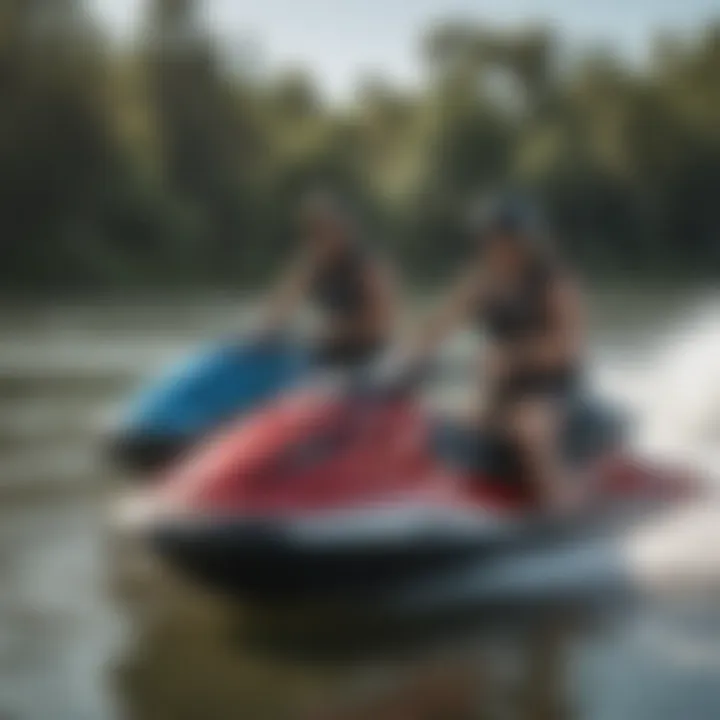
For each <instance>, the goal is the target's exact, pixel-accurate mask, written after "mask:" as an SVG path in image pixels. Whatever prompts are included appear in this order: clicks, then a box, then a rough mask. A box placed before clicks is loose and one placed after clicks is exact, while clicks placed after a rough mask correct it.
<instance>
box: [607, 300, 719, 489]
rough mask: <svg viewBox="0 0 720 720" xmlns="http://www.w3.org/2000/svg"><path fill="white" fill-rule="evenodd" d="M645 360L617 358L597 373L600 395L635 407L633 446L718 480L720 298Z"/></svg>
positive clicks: (691, 316) (693, 314) (668, 336)
mask: <svg viewBox="0 0 720 720" xmlns="http://www.w3.org/2000/svg"><path fill="white" fill-rule="evenodd" d="M631 355H632V353H631ZM641 356H642V354H641ZM644 356H645V358H646V359H645V361H640V362H638V361H637V360H636V361H635V362H634V363H631V362H630V361H628V359H627V357H619V356H617V355H616V356H615V358H611V359H609V360H608V359H606V361H605V362H604V363H603V364H602V365H601V366H600V367H599V368H598V372H597V379H598V383H599V386H600V388H601V389H602V391H603V392H604V393H606V394H607V395H609V396H611V397H613V398H616V399H618V400H619V401H620V402H622V403H623V404H625V405H629V406H630V407H631V408H632V411H633V412H634V414H635V418H636V420H637V423H638V424H637V427H636V435H635V438H634V442H635V443H636V444H637V446H638V448H639V449H641V450H642V451H644V452H645V453H647V454H648V455H652V456H653V457H659V458H668V459H675V460H681V461H683V462H688V463H692V465H693V466H694V467H698V468H701V469H703V470H704V471H705V472H706V473H708V474H710V475H711V476H717V475H720V299H717V298H714V299H711V300H710V301H706V302H704V303H702V304H701V305H700V306H699V307H696V308H694V309H693V310H692V311H691V312H690V313H689V315H688V316H687V317H686V318H685V319H684V320H683V321H682V322H680V323H678V324H676V325H675V326H674V327H671V328H668V329H667V331H666V333H665V334H664V336H663V337H662V339H661V341H660V342H659V343H657V344H656V347H655V348H653V351H652V352H651V353H645V354H644ZM636 357H637V356H636Z"/></svg>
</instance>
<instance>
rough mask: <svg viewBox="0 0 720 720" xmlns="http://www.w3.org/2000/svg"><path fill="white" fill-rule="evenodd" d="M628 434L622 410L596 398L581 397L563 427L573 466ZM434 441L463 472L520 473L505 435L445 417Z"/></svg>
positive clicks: (440, 452) (565, 447) (441, 453)
mask: <svg viewBox="0 0 720 720" xmlns="http://www.w3.org/2000/svg"><path fill="white" fill-rule="evenodd" d="M626 434H627V421H626V418H625V417H624V416H623V415H622V413H620V412H618V411H617V410H616V409H614V408H611V407H609V406H608V405H607V404H605V403H601V402H599V401H597V400H595V399H590V398H581V399H579V400H578V401H577V402H576V403H575V404H574V405H573V407H572V408H571V409H570V412H569V415H568V418H567V420H566V424H565V428H564V429H563V438H562V443H563V452H564V455H565V458H566V460H567V462H568V463H570V464H571V465H572V466H576V467H579V466H582V465H584V464H586V463H588V462H591V461H592V460H593V459H595V458H597V457H600V456H602V455H603V454H605V453H608V452H610V451H612V450H613V449H615V448H617V447H619V446H620V445H622V443H623V441H624V439H625V437H626ZM432 441H433V447H434V449H435V452H436V453H437V454H438V455H439V456H440V457H441V458H442V459H444V460H445V461H447V462H448V463H449V464H450V465H452V466H453V467H455V468H457V469H460V470H462V471H464V472H471V473H483V474H487V475H490V476H493V477H498V478H510V477H516V476H517V471H518V467H519V465H518V458H517V453H516V452H514V448H513V446H512V442H511V441H510V440H508V439H507V438H506V437H502V436H500V435H493V434H491V433H487V434H485V435H482V434H478V432H477V431H476V430H475V429H474V428H472V427H470V426H468V425H463V424H461V423H459V422H457V421H448V420H447V419H445V420H441V421H440V422H438V423H437V425H436V426H435V428H434V431H433V439H432Z"/></svg>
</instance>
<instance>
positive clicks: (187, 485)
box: [144, 391, 694, 602]
mask: <svg viewBox="0 0 720 720" xmlns="http://www.w3.org/2000/svg"><path fill="white" fill-rule="evenodd" d="M579 405H580V406H579V407H578V409H577V411H575V412H574V413H573V418H572V419H571V420H570V421H569V422H568V432H567V438H566V445H567V448H566V451H567V453H568V460H569V461H572V462H573V463H576V464H577V465H582V466H583V467H584V468H585V470H586V472H585V474H586V475H591V476H592V477H593V478H594V483H595V485H596V486H597V492H596V497H597V502H596V504H595V505H594V506H593V508H592V511H591V512H588V513H583V514H582V517H580V516H578V517H576V518H573V519H568V520H564V521H559V520H557V519H548V518H545V517H543V515H542V514H541V513H539V512H537V503H536V500H535V498H534V497H533V496H532V493H531V492H530V491H529V489H528V486H527V484H526V483H524V482H523V479H522V471H521V468H520V467H519V466H518V463H517V462H516V461H515V459H514V455H513V452H512V448H511V447H509V446H508V444H507V443H504V442H503V441H502V440H499V439H490V438H488V439H487V441H486V442H485V443H480V442H479V441H478V439H477V437H476V433H470V432H469V431H462V429H460V428H458V427H456V426H453V425H450V424H447V423H438V422H437V421H436V420H435V419H433V418H432V417H431V416H430V414H429V413H427V412H426V411H424V410H423V409H422V408H421V407H420V406H419V404H418V403H417V402H416V401H414V400H412V399H409V398H407V397H404V396H401V395H394V394H392V393H389V394H385V395H384V394H382V393H379V394H370V395H367V394H357V393H347V394H338V393H337V392H317V391H315V392H309V391H306V392H303V393H300V394H297V395H295V396H292V397H289V398H285V399H282V400H280V401H279V402H277V403H276V404H274V405H272V406H271V407H267V408H265V409H264V410H262V411H260V412H259V413H258V414H257V415H255V416H254V417H252V418H250V419H249V420H245V421H243V422H242V423H240V424H239V425H238V426H237V427H235V428H231V429H230V430H229V431H228V432H226V433H225V434H224V435H223V436H222V437H220V438H219V439H217V440H215V441H213V442H211V443H209V444H208V445H206V446H205V447H204V448H201V449H200V450H199V452H197V453H196V454H195V456H194V457H192V458H191V459H189V460H188V461H186V462H185V463H184V464H181V465H180V467H178V468H177V469H175V470H174V471H171V472H170V473H169V475H168V476H167V477H166V479H165V480H164V482H161V483H160V484H159V485H158V486H157V487H156V489H154V490H151V491H150V492H151V493H152V502H151V504H152V507H153V508H154V510H153V512H152V514H151V516H150V520H149V521H148V522H147V524H146V525H145V526H144V527H145V530H146V531H147V533H148V534H149V537H150V540H151V543H152V544H153V546H154V547H155V548H156V549H157V550H158V551H159V553H160V554H161V555H162V556H163V557H164V558H166V559H167V560H168V561H169V562H170V563H171V564H172V565H174V566H175V567H177V568H178V569H179V570H181V571H182V572H184V573H185V574H187V575H189V576H191V577H192V578H194V579H195V580H197V581H200V582H201V583H203V584H204V585H205V586H207V587H209V588H211V589H214V590H218V591H220V592H222V593H225V594H230V595H232V596H237V597H240V598H246V599H251V600H259V601H262V602H269V601H279V602H294V601H296V600H298V599H305V600H312V599H329V598H335V599H338V598H351V599H353V600H355V601H357V600H360V599H362V600H363V602H364V601H365V600H368V601H369V600H370V599H371V598H372V597H374V596H376V595H377V594H378V593H380V592H382V593H384V594H387V592H388V591H391V590H392V589H393V588H399V589H400V588H405V589H407V587H409V586H411V585H412V583H417V582H427V581H428V580H429V579H431V578H432V577H433V576H434V575H442V574H443V573H447V572H448V571H452V569H453V568H457V567H459V566H460V565H461V564H463V563H468V562H472V563H474V564H477V563H478V562H483V560H484V558H488V559H497V558H498V557H499V556H505V557H507V556H508V554H510V553H513V552H517V551H518V550H520V549H522V548H528V547H534V546H536V545H537V543H539V542H547V541H548V539H549V538H554V539H557V538H566V539H567V538H568V537H573V536H574V535H575V534H577V533H584V534H587V533H589V532H592V531H593V528H595V529H597V528H600V527H607V524H608V523H609V522H616V521H617V518H618V517H623V518H625V519H627V517H628V516H629V515H630V514H631V511H632V514H635V513H637V512H642V513H645V512H648V511H649V510H650V509H652V508H657V506H658V505H665V504H667V503H674V502H676V501H677V500H678V498H680V497H684V496H686V495H687V494H688V493H690V492H693V491H694V485H693V483H692V482H690V480H689V479H688V478H687V477H685V476H683V475H681V474H679V473H673V472H669V471H664V472H660V471H659V470H658V469H657V468H653V467H650V466H648V465H644V464H642V463H640V462H638V461H636V460H634V459H632V458H630V457H628V456H627V455H626V453H625V450H624V447H623V445H624V443H623V438H622V435H623V433H622V432H621V426H622V423H620V422H618V420H617V418H616V416H615V415H614V414H613V413H609V412H607V411H605V410H602V409H600V408H599V407H598V406H597V405H594V404H592V403H582V404H579ZM620 510H622V512H618V511H620ZM611 518H612V520H611Z"/></svg>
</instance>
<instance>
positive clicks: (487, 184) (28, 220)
mask: <svg viewBox="0 0 720 720" xmlns="http://www.w3.org/2000/svg"><path fill="white" fill-rule="evenodd" d="M197 6H198V3H197V2H194V1H193V0H148V2H146V4H145V7H144V10H143V17H142V20H141V22H140V25H139V28H138V30H137V33H136V36H135V37H133V38H132V41H128V42H126V43H123V44H121V45H118V44H115V43H112V42H110V41H109V39H108V38H107V37H106V36H105V35H104V34H103V31H102V29H101V28H100V27H99V25H98V24H97V23H96V22H95V19H94V18H93V17H92V15H89V14H88V11H87V8H86V6H85V3H84V2H83V1H82V0H0V87H1V88H2V109H1V110H0V188H1V190H2V201H1V202H2V206H3V212H2V213H0V238H2V245H3V250H4V252H3V262H2V263H0V278H1V280H2V287H3V288H4V290H5V291H29V292H48V291H58V290H69V291H83V292H84V291H94V290H114V289H117V290H120V291H122V290H124V289H127V288H145V287H147V288H153V287H167V288H171V287H173V286H179V287H188V286H189V285H197V286H216V287H238V286H241V285H248V284H260V283H262V282H263V281H264V280H265V279H266V278H267V277H268V275H269V274H270V273H272V272H273V271H274V269H275V268H276V267H277V265H278V263H280V262H282V261H283V259H284V258H285V257H286V256H287V253H288V250H289V248H290V246H291V245H292V243H293V242H294V240H295V237H294V227H293V223H294V207H293V206H294V201H295V199H296V198H297V196H298V194H299V193H300V192H301V191H302V190H303V189H304V188H307V187H309V186H311V185H314V184H323V185H333V186H336V187H338V188H340V189H341V190H343V191H344V192H346V193H347V194H349V195H350V196H352V197H353V198H354V200H355V202H356V203H357V205H358V207H359V208H360V211H361V213H362V216H363V217H364V218H365V219H366V222H367V233H368V236H369V238H370V241H371V242H375V243H377V244H378V245H379V246H381V247H382V248H383V249H384V250H385V251H386V252H387V253H388V254H390V255H391V256H393V257H394V258H396V259H397V261H398V262H399V263H400V264H401V266H402V268H403V271H404V272H405V273H407V275H408V276H409V277H411V278H413V279H414V280H416V281H418V282H432V281H433V280H436V279H438V277H439V276H440V275H443V274H444V273H445V272H446V271H449V270H450V269H451V268H452V267H453V266H455V265H457V263H458V262H459V261H460V259H461V258H462V256H463V253H465V252H467V249H468V239H467V238H466V237H465V235H464V233H463V232H462V226H461V223H460V222H459V219H460V218H461V217H462V214H463V208H464V207H465V206H466V204H467V202H468V200H469V199H470V198H472V197H474V196H476V195H477V194H478V193H481V192H482V191H484V190H487V189H489V188H494V187H497V186H499V185H508V186H513V187H522V188H525V189H528V190H530V191H532V192H533V193H535V194H537V196H539V197H540V198H541V199H542V201H543V202H545V203H546V205H547V207H548V208H549V210H550V214H551V216H552V217H553V219H554V221H555V225H556V227H557V228H558V234H559V239H560V241H561V242H562V243H563V244H565V245H566V246H567V249H568V252H569V253H570V254H571V255H572V256H573V257H575V258H576V260H577V261H578V262H579V263H580V264H581V265H583V266H584V267H585V268H587V270H588V271H590V272H592V273H598V274H599V273H602V274H606V275H627V276H642V277H658V276H664V277H665V276H673V275H697V274H708V273H712V272H713V269H714V268H715V274H716V276H717V270H716V268H717V267H718V262H719V261H720V201H719V198H720V82H718V77H720V22H718V23H716V24H714V25H707V26H705V27H704V28H702V29H699V30H698V32H697V33H696V35H695V36H694V37H692V38H687V37H684V38H683V39H679V38H674V37H672V36H671V35H666V36H662V37H658V38H657V39H656V41H655V43H654V46H653V49H652V57H651V59H650V61H649V62H647V63H645V64H644V65H642V66H638V65H631V64H628V63H627V62H623V61H622V60H621V59H620V58H619V57H618V56H617V55H613V54H612V53H611V52H602V51H600V50H593V51H587V52H586V53H585V54H580V55H578V54H574V55H572V56H571V55H570V54H569V53H568V52H567V48H566V46H565V44H564V43H563V41H562V38H559V37H557V36H556V34H554V33H553V32H552V31H551V30H549V29H547V28H542V27H533V28H524V29H519V30H515V31H510V30H502V31H501V30H498V29H495V28H492V27H488V26H486V25H480V24H475V25H473V24H471V23H452V22H449V23H446V24H444V25H436V26H434V27H433V28H431V29H430V30H429V31H428V32H427V33H426V34H425V36H424V37H422V38H420V39H419V43H418V46H419V47H418V63H420V64H421V67H422V82H421V83H420V85H419V86H418V87H415V88H412V89H408V88H398V87H395V86H394V85H393V84H392V83H390V82H388V81H387V80H386V79H384V78H382V77H379V76H376V77H369V78H365V79H363V80H361V81H360V82H359V83H358V86H357V90H356V94H355V99H354V101H353V102H348V103H344V104H338V103H333V102H329V101H328V100H327V98H324V97H323V95H322V93H321V92H320V91H319V89H318V86H317V85H316V83H315V82H314V80H313V78H312V76H311V75H309V74H307V73H304V72H302V71H300V70H292V71H288V72H284V73H277V74H274V75H269V74H267V73H259V72H257V71H256V69H255V63H254V62H253V57H252V52H251V51H250V50H248V51H247V52H237V51H236V52H228V51H227V50H228V48H227V46H226V45H225V44H224V43H223V42H221V41H220V40H219V39H218V38H217V37H215V36H213V33H212V31H211V29H210V28H209V27H208V26H206V25H205V24H204V23H203V21H202V17H201V14H200V12H199V8H198V7H197ZM236 50H237V48H236ZM241 50H242V48H241Z"/></svg>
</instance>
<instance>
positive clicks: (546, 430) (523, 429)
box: [503, 397, 575, 507]
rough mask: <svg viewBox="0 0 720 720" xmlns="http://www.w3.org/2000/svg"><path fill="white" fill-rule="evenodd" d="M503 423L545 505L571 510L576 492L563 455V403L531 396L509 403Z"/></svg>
mask: <svg viewBox="0 0 720 720" xmlns="http://www.w3.org/2000/svg"><path fill="white" fill-rule="evenodd" d="M503 415H504V417H503V423H504V425H505V427H506V429H507V431H508V432H509V434H510V437H511V439H512V440H513V442H515V443H517V446H518V448H519V451H520V457H521V460H522V462H523V466H524V467H525V469H526V472H527V475H528V479H529V481H530V482H531V483H532V485H533V488H534V489H535V491H536V492H537V495H538V496H539V498H540V499H541V501H542V502H543V503H544V504H545V505H549V506H552V507H567V506H568V505H570V504H572V503H573V500H574V498H575V493H574V492H573V486H572V484H571V482H570V479H569V477H568V475H569V473H568V470H567V468H566V467H565V465H564V463H563V461H562V456H561V452H560V431H561V428H562V422H563V415H564V412H563V409H562V406H561V403H558V402H557V401H555V400H553V399H552V398H545V397H528V398H523V399H518V400H516V401H514V402H513V403H511V404H509V405H508V406H507V407H506V408H505V411H504V413H503Z"/></svg>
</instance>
